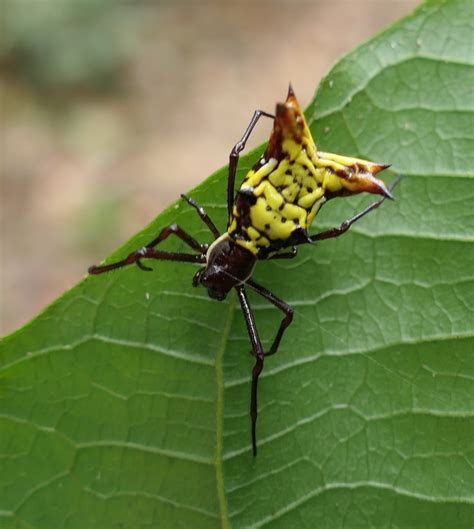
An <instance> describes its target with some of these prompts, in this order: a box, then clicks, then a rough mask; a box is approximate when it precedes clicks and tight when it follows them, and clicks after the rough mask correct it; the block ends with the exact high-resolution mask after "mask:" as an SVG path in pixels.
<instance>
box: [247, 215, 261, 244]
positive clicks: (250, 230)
mask: <svg viewBox="0 0 474 529" xmlns="http://www.w3.org/2000/svg"><path fill="white" fill-rule="evenodd" d="M252 209H253V208H252ZM247 233H248V236H249V237H250V238H251V239H252V240H254V241H256V240H257V239H258V238H259V237H260V233H259V232H258V231H257V230H256V229H255V228H254V227H253V226H248V228H247Z"/></svg>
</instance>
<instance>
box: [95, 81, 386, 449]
mask: <svg viewBox="0 0 474 529" xmlns="http://www.w3.org/2000/svg"><path fill="white" fill-rule="evenodd" d="M261 116H266V117H269V118H271V119H273V120H274V127H273V131H272V134H271V136H270V142H269V145H268V147H267V150H266V151H265V153H264V155H263V156H262V157H261V158H260V159H259V161H258V162H257V163H256V164H255V166H254V167H253V168H252V169H251V170H250V171H249V172H248V174H247V176H246V177H245V179H244V181H243V183H242V185H241V187H240V189H239V190H238V191H237V194H236V195H235V196H234V192H235V190H234V183H235V175H236V169H237V163H238V159H239V153H240V152H241V151H242V149H244V147H245V143H246V141H247V139H248V137H249V136H250V133H251V132H252V130H253V128H254V127H255V124H256V123H257V121H258V120H259V119H260V117H261ZM386 167H387V166H384V165H381V164H374V163H371V162H367V161H365V160H360V159H356V158H348V157H345V156H340V155H335V154H331V153H322V152H318V151H316V147H315V145H314V141H313V139H312V136H311V133H310V131H309V128H308V126H307V123H306V120H305V118H304V115H303V113H302V111H301V109H300V107H299V105H298V102H297V101H296V98H295V96H294V93H293V91H292V89H291V87H290V90H289V93H288V98H287V101H286V102H285V103H280V104H278V105H277V110H276V115H275V116H273V115H271V114H268V113H266V112H263V111H261V110H257V111H256V112H255V113H254V115H253V117H252V120H251V122H250V124H249V126H248V128H247V130H246V131H245V133H244V135H243V136H242V138H241V140H240V141H239V142H238V143H237V144H236V145H235V147H234V148H233V149H232V152H231V154H230V162H229V177H228V182H227V207H228V214H229V220H228V225H227V230H226V231H225V232H224V233H223V234H222V235H221V234H220V232H219V230H218V229H217V228H216V226H215V224H214V223H213V222H212V220H211V219H210V218H209V216H208V215H207V213H206V212H205V211H204V209H203V208H201V207H200V206H199V205H198V204H197V203H196V202H195V201H194V200H193V199H192V198H189V197H187V196H185V195H181V196H182V197H183V199H184V200H186V202H187V203H188V204H189V205H190V206H192V207H193V208H195V210H196V211H197V213H198V215H199V217H200V218H201V219H202V221H203V222H204V223H205V224H206V225H207V227H208V228H209V230H210V232H211V233H212V235H213V237H214V242H213V243H211V244H201V243H199V242H198V241H196V240H195V239H194V238H193V237H192V236H191V235H189V234H188V233H187V232H186V231H184V230H183V229H182V228H180V227H179V226H178V225H177V224H171V225H170V226H167V227H166V228H164V229H162V230H161V232H160V233H159V235H158V236H157V237H156V238H155V239H154V240H153V241H151V242H150V243H149V244H147V245H146V246H144V247H143V248H141V249H139V250H137V251H135V252H132V253H131V254H129V255H128V256H127V257H126V258H125V259H123V260H122V261H118V262H115V263H111V264H105V265H100V266H91V267H90V268H89V273H90V274H101V273H103V272H108V271H109V270H114V269H116V268H122V267H123V266H126V265H129V264H136V265H137V266H138V267H139V268H140V269H142V270H146V271H149V270H151V268H149V267H147V266H145V265H144V264H143V263H142V260H144V259H157V260H168V261H180V262H188V263H196V264H202V265H203V267H202V268H200V269H199V270H198V272H197V273H196V274H195V275H194V277H193V285H194V286H198V285H203V286H204V287H205V288H206V289H207V292H208V294H209V296H210V297H211V298H213V299H216V300H218V301H222V300H224V299H225V297H226V296H227V294H228V293H229V292H230V290H232V289H235V290H236V292H237V295H238V297H239V301H240V304H241V307H242V312H243V314H244V316H245V321H246V324H247V330H248V334H249V337H250V341H251V344H252V354H253V355H254V356H255V365H254V367H253V370H252V385H251V398H250V415H251V421H252V449H253V454H254V455H256V454H257V442H256V423H257V384H258V378H259V375H260V373H261V371H262V369H263V364H264V359H265V357H266V356H269V355H272V354H274V353H276V352H277V350H278V346H279V345H280V341H281V339H282V337H283V333H284V332H285V330H286V328H287V327H288V326H289V325H290V323H291V322H292V320H293V309H292V308H291V307H290V306H289V305H288V304H287V303H285V302H284V301H282V300H281V299H279V298H278V297H276V296H275V295H274V294H273V293H272V292H270V291H269V290H267V289H266V288H264V287H262V286H261V285H259V284H257V283H255V281H253V280H252V273H253V269H254V266H255V263H256V262H257V260H268V259H291V258H293V257H295V256H296V254H297V246H298V245H300V244H306V243H313V242H316V241H321V240H324V239H330V238H333V237H338V236H339V235H342V234H343V233H345V232H346V231H347V230H348V229H349V228H350V227H351V226H352V224H354V222H356V221H358V220H359V219H361V218H362V217H364V216H365V215H367V214H368V213H369V212H370V211H372V210H374V209H376V208H378V207H379V206H380V204H382V202H383V201H384V200H385V198H387V197H388V198H392V195H391V191H390V190H389V189H387V188H386V187H385V185H384V183H383V182H382V181H381V180H378V179H377V178H375V176H374V175H375V174H376V173H377V172H379V171H381V170H383V169H385V168H386ZM395 185H396V182H395V184H393V185H392V189H393V187H394V186H395ZM362 191H365V192H370V193H375V194H379V195H382V198H381V199H379V200H378V201H377V202H373V203H372V204H370V205H369V206H368V207H366V208H365V209H364V210H363V211H361V212H360V213H358V214H357V215H355V216H354V217H352V218H350V219H348V220H346V221H344V222H343V223H342V224H341V225H340V226H339V227H337V228H333V229H331V230H327V231H324V232H321V233H317V234H314V235H311V234H310V233H309V231H308V230H309V227H310V226H311V223H312V221H313V219H314V217H315V216H316V214H317V212H318V211H319V209H320V208H321V207H322V205H323V204H324V203H326V202H327V201H328V200H330V199H332V198H335V197H337V196H347V195H352V194H356V193H360V192H362ZM170 235H175V236H177V237H179V238H180V239H181V240H182V241H183V242H184V243H185V244H187V245H188V246H189V247H190V248H191V249H192V250H194V252H195V253H194V254H191V253H182V252H168V251H165V250H158V249H156V247H157V246H158V245H159V244H160V243H161V242H163V241H164V240H165V239H166V238H167V237H169V236H170ZM247 287H248V288H250V289H252V290H254V291H255V292H257V293H258V294H260V295H261V296H263V297H264V298H265V299H266V300H268V301H269V302H270V303H272V304H273V305H274V306H275V307H277V308H278V309H279V310H281V311H282V313H283V319H282V320H281V323H280V326H279V328H278V330H277V332H276V335H275V337H274V338H273V342H272V344H271V346H270V348H269V349H268V351H264V349H263V346H262V343H261V341H260V337H259V335H258V332H257V328H256V325H255V319H254V316H253V313H252V309H251V307H250V304H249V302H248V298H247V293H246V288H247Z"/></svg>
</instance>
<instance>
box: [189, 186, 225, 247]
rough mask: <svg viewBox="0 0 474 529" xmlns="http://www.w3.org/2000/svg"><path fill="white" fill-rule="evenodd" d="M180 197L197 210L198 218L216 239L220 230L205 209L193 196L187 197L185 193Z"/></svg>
mask: <svg viewBox="0 0 474 529" xmlns="http://www.w3.org/2000/svg"><path fill="white" fill-rule="evenodd" d="M181 198H183V199H184V200H186V202H187V203H188V204H189V205H190V206H192V207H193V208H194V209H195V210H196V211H197V214H198V215H199V218H200V219H201V220H202V221H203V222H204V223H205V224H206V226H207V227H208V228H209V229H210V230H211V232H212V235H214V239H218V238H219V237H220V235H221V234H220V232H219V230H218V229H217V228H216V225H215V224H214V223H213V222H212V220H211V218H210V217H209V215H208V214H207V213H206V210H205V209H204V208H203V207H201V206H200V205H199V204H198V203H197V202H196V201H195V200H194V199H193V198H191V197H188V196H186V195H181Z"/></svg>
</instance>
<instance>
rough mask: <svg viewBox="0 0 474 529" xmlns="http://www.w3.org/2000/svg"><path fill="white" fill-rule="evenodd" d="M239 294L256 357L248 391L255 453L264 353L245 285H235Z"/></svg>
mask: <svg viewBox="0 0 474 529" xmlns="http://www.w3.org/2000/svg"><path fill="white" fill-rule="evenodd" d="M235 289H236V290H237V294H238V295H239V300H240V305H241V307H242V312H243V313H244V316H245V323H246V324H247V331H248V333H249V337H250V342H251V343H252V350H253V352H254V356H255V358H256V360H255V365H254V367H253V369H252V387H251V391H250V418H251V421H252V451H253V455H254V456H256V455H257V430H256V428H257V385H258V377H259V376H260V373H261V372H262V369H263V361H264V358H265V353H264V352H263V347H262V342H261V341H260V338H259V336H258V331H257V326H256V325H255V318H254V316H253V313H252V309H251V308H250V304H249V300H248V298H247V293H246V292H245V287H244V286H243V285H239V286H237V287H235Z"/></svg>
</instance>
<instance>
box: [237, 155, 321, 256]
mask: <svg viewBox="0 0 474 529" xmlns="http://www.w3.org/2000/svg"><path fill="white" fill-rule="evenodd" d="M294 148H295V151H296V152H294V153H293V154H295V155H296V156H291V157H290V156H289V157H285V158H283V159H281V160H280V161H278V160H277V159H275V158H270V159H269V160H266V159H265V158H261V159H260V160H259V162H257V164H256V165H255V166H254V167H253V168H252V170H250V171H249V172H248V173H247V176H246V177H245V179H244V181H243V182H242V186H241V188H240V189H239V191H238V193H237V196H236V199H235V203H234V209H233V212H232V216H231V219H230V223H229V229H228V233H229V235H230V236H231V237H232V238H233V239H234V240H235V241H236V243H237V244H239V245H241V246H243V247H244V248H246V249H247V250H249V251H250V252H252V253H253V254H254V255H255V256H257V257H266V256H267V255H268V254H270V253H272V252H275V251H278V250H279V249H281V248H284V247H287V246H289V245H290V244H291V238H292V236H293V235H294V234H295V232H301V231H303V230H304V231H307V230H308V228H309V226H310V225H311V223H312V222H313V219H314V217H315V215H316V213H317V211H318V209H319V207H320V206H321V205H322V203H323V202H324V187H323V174H322V172H321V170H320V169H319V168H316V167H315V166H314V164H313V162H312V161H311V159H310V158H309V157H308V155H307V153H306V151H305V149H304V148H303V149H302V148H301V145H298V146H297V145H294Z"/></svg>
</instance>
